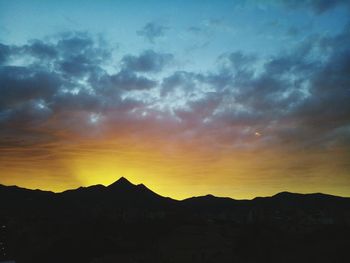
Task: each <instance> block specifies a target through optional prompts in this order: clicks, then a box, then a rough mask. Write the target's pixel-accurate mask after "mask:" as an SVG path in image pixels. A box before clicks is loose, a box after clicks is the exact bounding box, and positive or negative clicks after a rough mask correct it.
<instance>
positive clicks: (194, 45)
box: [0, 0, 350, 199]
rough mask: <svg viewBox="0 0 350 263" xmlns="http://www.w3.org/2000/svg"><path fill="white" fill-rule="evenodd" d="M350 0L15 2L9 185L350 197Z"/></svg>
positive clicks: (5, 156) (1, 165) (4, 161)
mask: <svg viewBox="0 0 350 263" xmlns="http://www.w3.org/2000/svg"><path fill="white" fill-rule="evenodd" d="M349 18H350V1H347V0H333V1H330V0H305V1H298V0H280V1H278V0H275V1H274V0H271V1H262V0H261V1H258V0H241V1H238V0H237V1H233V0H226V1H220V0H215V1H214V0H212V1H206V0H198V1H189V0H182V1H180V0H178V1H176V0H174V1H170V0H162V1H160V0H143V1H141V0H140V1H136V0H129V1H122V0H119V1H112V0H110V1H108V0H101V1H92V0H87V1H72V0H69V1H68V0H60V1H39V0H37V1H29V0H26V1H24V0H23V1H20V0H16V1H11V0H0V184H5V185H18V186H21V187H27V188H32V189H36V188H39V189H44V190H52V191H63V190H66V189H71V188H77V187H79V186H88V185H93V184H104V185H108V184H110V183H112V182H114V181H116V180H117V179H118V178H119V177H121V176H124V177H126V178H128V179H129V180H130V181H131V182H133V183H144V184H145V185H147V186H148V187H149V188H151V189H152V190H154V191H155V192H157V193H159V194H161V195H165V196H170V197H173V198H177V199H183V198H186V197H190V196H194V195H196V196H197V195H205V194H208V193H211V194H214V195H217V196H230V197H233V198H238V199H242V198H253V197H255V196H268V195H273V194H275V193H277V192H281V191H291V192H300V193H310V192H324V193H329V194H335V195H342V196H350V19H349Z"/></svg>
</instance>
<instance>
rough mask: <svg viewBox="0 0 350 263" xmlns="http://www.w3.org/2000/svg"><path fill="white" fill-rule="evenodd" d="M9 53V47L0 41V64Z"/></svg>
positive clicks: (5, 59)
mask: <svg viewBox="0 0 350 263" xmlns="http://www.w3.org/2000/svg"><path fill="white" fill-rule="evenodd" d="M10 55H11V47H9V46H8V45H4V44H1V43H0V65H1V64H2V63H4V62H6V61H7V59H8V58H9V56H10Z"/></svg>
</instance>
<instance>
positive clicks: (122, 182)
mask: <svg viewBox="0 0 350 263" xmlns="http://www.w3.org/2000/svg"><path fill="white" fill-rule="evenodd" d="M4 188H6V189H13V190H23V191H32V192H42V193H48V194H55V195H61V194H65V193H69V192H74V191H88V190H107V189H114V190H116V188H117V189H118V188H119V189H120V188H128V189H144V190H148V191H150V192H152V193H154V194H156V195H158V196H160V197H163V198H170V199H172V200H176V201H185V200H191V199H196V198H198V199H226V200H232V201H254V200H259V199H264V198H281V197H282V198H286V197H305V196H313V197H329V198H342V199H350V197H348V196H339V195H333V194H328V193H321V192H315V193H296V192H289V191H281V192H278V193H276V194H274V195H271V196H256V197H253V198H251V199H236V198H233V197H228V196H216V195H213V194H210V193H209V194H205V195H199V196H191V197H187V198H184V199H180V200H178V199H175V198H172V197H168V196H162V195H160V194H158V193H156V192H154V191H152V190H151V189H149V188H148V187H147V186H146V185H144V184H142V183H141V184H133V183H131V182H130V181H129V180H128V179H127V178H125V177H123V176H122V177H120V178H119V179H118V180H116V181H115V182H113V183H111V184H109V185H107V186H106V185H103V184H94V185H89V186H80V187H77V188H72V189H67V190H63V191H61V192H54V191H50V190H42V189H38V188H36V189H31V188H26V187H21V186H17V185H4V184H0V190H1V189H4Z"/></svg>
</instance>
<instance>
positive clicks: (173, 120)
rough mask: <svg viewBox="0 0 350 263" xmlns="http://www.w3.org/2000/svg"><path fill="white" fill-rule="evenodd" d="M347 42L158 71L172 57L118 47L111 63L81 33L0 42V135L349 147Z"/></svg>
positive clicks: (305, 44)
mask: <svg viewBox="0 0 350 263" xmlns="http://www.w3.org/2000/svg"><path fill="white" fill-rule="evenodd" d="M349 46H350V33H349V30H348V29H345V30H344V31H343V32H342V33H341V34H338V35H334V36H323V37H321V36H317V37H315V36H311V37H309V38H306V39H305V40H304V41H302V42H300V43H299V45H297V46H296V47H295V48H293V49H289V50H288V51H284V52H281V53H279V54H275V55H273V56H270V57H267V58H266V57H259V56H258V55H256V54H247V53H244V52H242V51H234V52H226V53H224V54H222V55H220V56H219V57H218V60H217V68H216V69H215V70H211V71H209V72H200V73H199V72H194V71H174V72H167V71H164V70H163V69H164V67H166V65H167V64H168V63H169V62H170V61H171V60H172V59H174V58H173V55H170V54H168V53H157V52H155V51H151V50H146V51H144V52H142V53H140V54H139V55H138V56H135V55H131V54H125V55H123V56H122V59H121V60H120V61H119V62H120V63H118V64H120V65H121V67H120V68H118V69H115V68H113V67H111V65H115V61H110V60H108V57H109V54H111V50H110V49H109V47H108V46H106V45H101V44H99V42H98V41H96V39H94V38H93V37H91V36H89V35H87V34H84V33H69V34H62V35H60V36H58V37H57V38H55V39H49V40H47V41H42V40H35V41H32V42H29V43H27V44H25V45H22V46H8V45H4V44H3V45H1V46H0V54H1V56H0V58H1V59H2V64H1V66H0V94H1V96H0V125H1V128H2V131H0V133H1V134H4V133H6V136H7V137H12V138H13V139H15V141H16V140H17V141H18V143H20V142H21V141H22V140H21V137H22V136H24V135H23V134H25V131H31V132H32V133H35V132H37V133H38V137H40V134H42V133H43V130H44V131H45V132H47V133H48V134H55V136H52V137H50V138H52V139H53V140H54V139H57V137H59V135H57V134H65V135H67V134H75V136H76V137H78V138H79V137H80V136H88V135H89V136H94V135H95V134H96V133H97V131H98V134H99V135H100V136H104V134H105V133H106V134H121V133H122V134H123V136H133V135H134V138H135V137H136V138H140V139H142V136H149V137H152V138H153V137H157V136H158V137H161V138H160V139H165V138H167V137H168V136H171V138H172V139H174V138H175V139H174V140H176V138H180V137H181V136H184V137H186V138H187V139H189V138H191V139H192V140H196V141H200V140H202V142H201V143H203V145H207V146H208V147H209V145H211V146H213V145H214V146H215V145H216V146H215V147H221V146H222V147H224V145H229V147H232V148H235V147H237V148H245V149H254V148H257V147H267V146H268V147H270V148H273V147H291V148H298V147H299V148H303V147H314V148H317V147H330V145H332V146H335V145H337V146H339V145H341V147H349V146H350V145H348V144H347V143H348V142H349V141H350V138H349V137H350V136H349V134H348V132H347V131H348V130H349V127H350V107H349V103H348V102H349V101H350V90H349V87H350V78H349V77H348V76H350V64H349V61H350V51H349ZM19 57H21V58H22V57H24V58H26V59H25V60H23V61H24V62H23V64H20V62H18V61H21V60H19ZM27 58H28V59H27ZM16 63H17V64H16ZM108 63H110V64H108ZM106 68H108V70H107V69H106ZM150 73H152V74H150ZM91 116H92V117H93V118H91ZM96 116H98V118H97V117H96ZM92 120H93V121H92ZM257 132H258V133H259V134H261V135H260V136H259V137H257V136H256V135H255V134H256V133H257ZM176 133H178V134H179V137H178V136H176V135H175V134H176ZM170 134H171V135H170ZM23 138H24V137H23ZM33 138H37V137H36V136H33ZM33 140H34V139H33ZM11 141H12V142H13V141H14V140H11ZM38 141H39V140H38ZM225 147H227V146H225Z"/></svg>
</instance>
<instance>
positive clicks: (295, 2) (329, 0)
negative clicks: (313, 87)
mask: <svg viewBox="0 0 350 263" xmlns="http://www.w3.org/2000/svg"><path fill="white" fill-rule="evenodd" d="M282 3H283V4H284V5H286V6H287V7H290V8H301V7H307V8H310V9H312V10H313V11H314V12H315V13H316V14H322V13H324V12H326V11H328V10H331V9H333V8H335V7H336V6H339V5H347V6H348V7H349V4H350V3H349V1H348V0H306V1H299V0H283V1H282Z"/></svg>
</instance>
